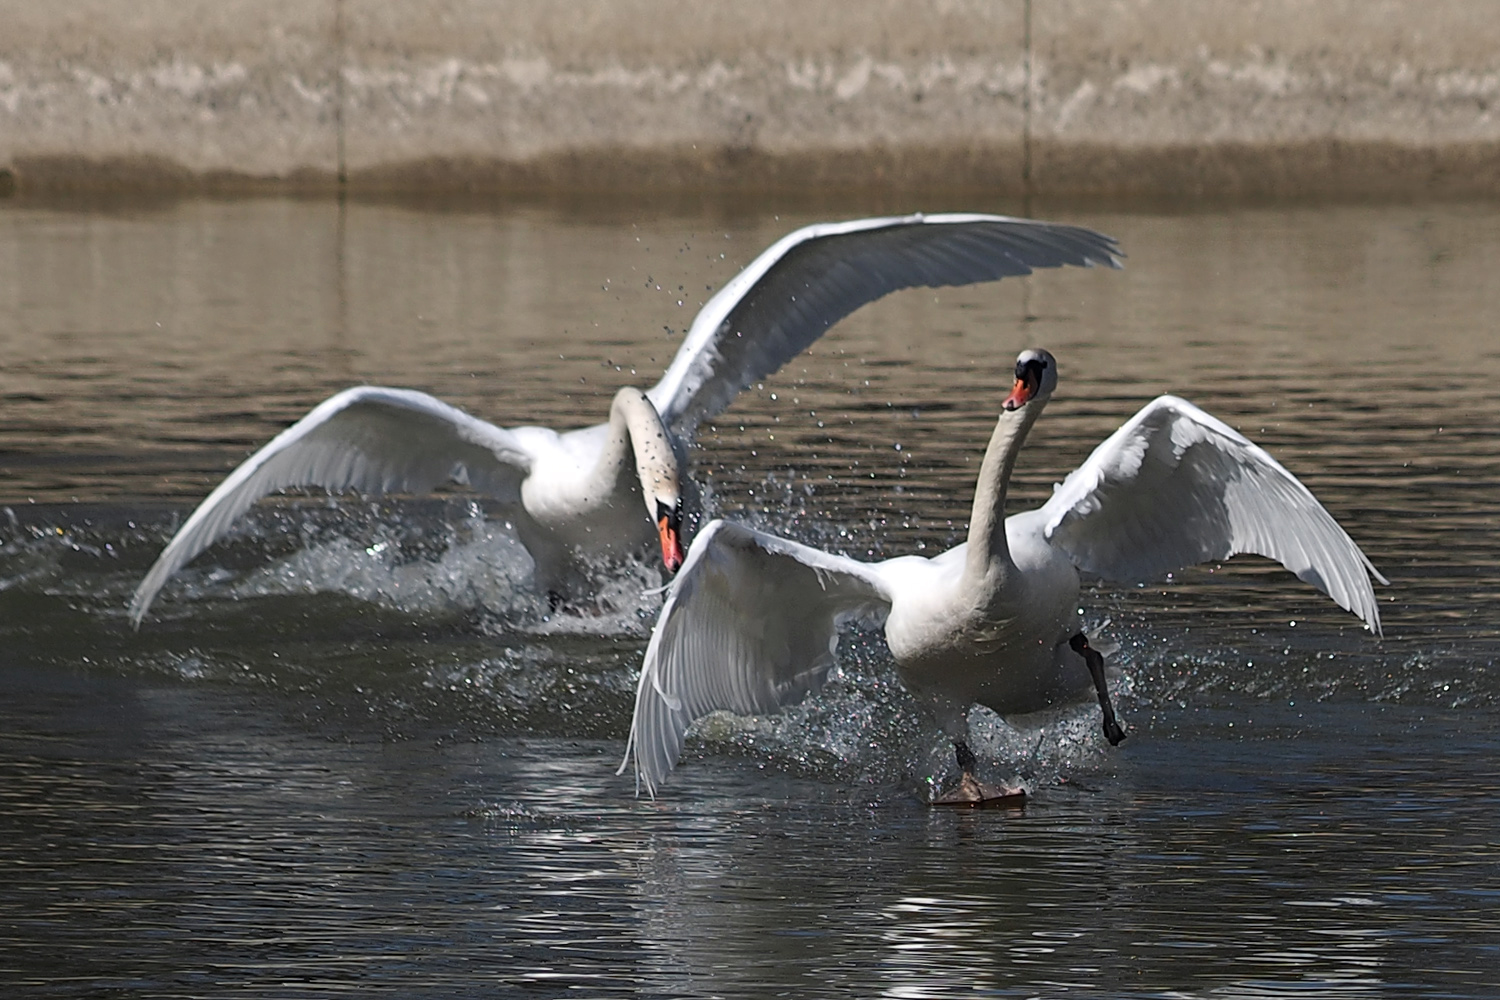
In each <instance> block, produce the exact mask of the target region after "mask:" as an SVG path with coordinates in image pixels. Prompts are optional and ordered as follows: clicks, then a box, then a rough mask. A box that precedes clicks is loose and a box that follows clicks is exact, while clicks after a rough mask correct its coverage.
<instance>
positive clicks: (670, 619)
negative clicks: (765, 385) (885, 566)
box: [620, 521, 890, 796]
mask: <svg viewBox="0 0 1500 1000" xmlns="http://www.w3.org/2000/svg"><path fill="white" fill-rule="evenodd" d="M889 609H890V599H889V596H888V594H887V592H886V589H885V586H884V584H882V583H881V581H880V578H879V577H878V576H877V575H876V574H875V573H874V572H872V571H871V570H870V568H869V567H868V566H865V565H864V564H863V563H859V562H855V561H854V560H852V559H846V558H844V557H843V556H835V555H830V554H828V553H826V552H822V551H820V550H818V549H814V548H810V547H809V546H806V545H800V544H798V543H797V542H792V541H788V540H786V539H784V538H778V537H777V536H775V535H768V534H765V533H763V532H759V531H754V530H752V529H750V528H746V527H743V526H741V525H738V524H733V523H731V522H728V521H713V522H711V523H710V524H709V525H708V526H707V527H705V528H704V529H703V531H702V532H700V533H699V535H698V537H697V538H696V539H694V541H693V544H692V547H691V548H690V549H689V550H688V557H687V561H686V562H685V563H684V564H683V567H682V570H681V571H680V572H679V573H678V574H677V578H676V579H675V580H674V581H673V583H672V588H671V591H670V592H669V593H668V595H667V600H666V603H665V604H664V605H663V607H662V609H661V615H660V616H659V617H658V618H657V620H656V630H655V631H654V632H653V633H652V634H651V643H650V645H648V646H647V647H646V659H645V662H644V663H643V664H642V665H641V680H640V684H639V686H638V687H637V688H636V693H635V718H634V719H633V721H632V722H631V724H630V742H629V743H628V744H627V745H626V747H625V759H624V761H622V762H621V764H620V772H621V773H623V772H624V771H625V769H626V768H627V767H629V766H630V765H631V757H632V755H633V756H634V758H635V773H636V783H637V784H636V787H637V789H639V787H640V785H641V784H642V783H644V784H645V786H646V791H647V792H648V793H650V794H651V795H653V796H654V795H655V794H656V786H657V785H658V784H659V783H660V782H661V780H662V779H663V778H664V777H666V775H667V773H668V772H669V771H671V770H672V768H673V767H675V766H676V764H677V755H678V754H679V753H681V751H682V741H683V737H684V735H685V734H686V733H687V730H688V727H689V726H691V725H692V724H693V722H694V721H695V720H697V719H699V718H702V717H703V716H705V715H707V714H709V713H710V712H714V711H717V710H720V709H727V710H728V711H731V712H738V713H740V714H742V715H753V714H757V713H761V712H769V711H772V710H774V709H777V708H780V707H782V706H784V705H790V704H795V703H796V702H798V701H800V700H801V699H802V698H803V697H804V696H805V695H807V694H808V693H809V692H812V691H816V690H818V689H819V688H820V687H821V686H822V684H823V680H824V678H825V677H827V675H828V670H829V668H830V667H832V666H833V663H834V650H835V648H836V647H837V645H838V628H839V626H840V625H841V624H842V623H844V622H846V621H851V620H864V621H869V622H881V621H884V619H885V615H886V613H887V611H889Z"/></svg>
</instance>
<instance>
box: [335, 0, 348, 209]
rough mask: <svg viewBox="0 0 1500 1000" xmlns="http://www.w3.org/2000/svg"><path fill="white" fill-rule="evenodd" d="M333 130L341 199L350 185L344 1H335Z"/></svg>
mask: <svg viewBox="0 0 1500 1000" xmlns="http://www.w3.org/2000/svg"><path fill="white" fill-rule="evenodd" d="M333 128H334V145H335V152H334V156H335V158H336V160H337V165H336V168H335V169H336V170H337V171H338V173H337V175H336V179H337V183H338V194H339V198H340V199H342V198H343V197H344V189H345V187H347V185H348V183H349V172H348V168H347V166H346V165H345V161H344V0H333Z"/></svg>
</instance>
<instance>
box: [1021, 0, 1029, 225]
mask: <svg viewBox="0 0 1500 1000" xmlns="http://www.w3.org/2000/svg"><path fill="white" fill-rule="evenodd" d="M1031 4H1032V0H1025V3H1024V5H1023V13H1022V16H1023V18H1024V24H1025V26H1024V29H1023V32H1024V34H1023V37H1022V40H1021V47H1022V50H1023V51H1024V52H1025V59H1026V72H1025V78H1026V84H1025V87H1026V89H1025V91H1024V92H1023V93H1022V95H1021V205H1022V207H1023V211H1024V212H1025V214H1026V215H1030V214H1031V86H1032V79H1031V62H1032V53H1031Z"/></svg>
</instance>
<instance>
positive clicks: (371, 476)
mask: <svg viewBox="0 0 1500 1000" xmlns="http://www.w3.org/2000/svg"><path fill="white" fill-rule="evenodd" d="M530 467H531V456H530V455H529V454H528V453H527V451H526V449H525V448H523V447H522V446H521V445H520V444H519V443H518V442H517V440H516V438H515V436H514V435H513V434H511V433H510V432H509V431H506V430H503V429H501V428H499V427H496V426H494V425H493V424H490V423H486V422H485V421H483V420H479V419H476V418H475V417H471V416H469V415H468V414H467V413H464V412H463V411H462V410H459V409H457V408H455V407H452V406H449V405H448V404H447V403H444V402H443V401H441V400H439V399H435V398H434V397H432V396H429V395H427V394H426V393H421V392H414V391H412V390H409V389H384V388H379V387H375V386H360V387H358V388H354V389H347V390H345V391H344V392H341V393H339V394H338V395H336V396H333V397H332V398H330V399H327V400H325V401H324V402H323V403H321V404H319V405H318V406H317V407H316V408H315V409H313V411H312V412H311V413H309V414H308V415H307V416H305V417H303V418H302V419H301V420H299V421H297V422H296V423H295V424H293V425H292V426H291V427H288V428H287V429H286V430H285V431H282V432H281V433H280V434H278V435H277V436H276V437H275V438H273V439H272V440H271V442H270V443H269V444H267V445H266V446H265V447H264V448H262V449H260V451H258V452H256V453H255V454H254V455H251V456H250V458H248V459H246V461H245V462H244V464H242V465H241V466H240V467H239V468H237V469H235V470H234V472H232V473H230V475H229V478H227V479H225V480H224V482H223V483H221V484H220V485H219V487H218V489H216V490H214V491H213V492H212V493H210V494H209V495H208V497H207V498H206V499H205V500H204V501H203V503H201V504H199V506H198V509H197V510H195V511H193V514H192V516H191V517H189V518H188V520H187V523H185V524H184V525H183V526H182V528H181V530H179V531H178V532H177V534H176V535H175V536H174V537H173V538H172V541H171V542H170V543H169V544H168V545H167V547H166V548H165V549H164V550H162V554H161V555H160V556H159V557H158V558H157V560H156V563H155V564H154V565H153V566H152V567H151V569H150V571H149V572H148V573H147V574H146V576H145V578H144V579H142V580H141V582H140V585H139V586H138V587H137V588H136V591H135V595H134V596H133V597H132V598H131V600H130V619H131V621H132V622H133V623H134V624H136V625H139V624H140V622H141V618H142V617H143V616H144V615H145V614H146V609H147V608H149V607H150V606H151V602H152V600H153V599H154V598H155V597H156V595H157V593H158V592H159V591H160V590H161V588H162V586H163V585H165V584H166V582H167V580H168V579H169V578H171V576H172V574H173V573H175V572H177V570H179V569H181V568H182V567H183V566H184V565H186V564H187V563H188V562H189V561H190V560H191V559H192V558H193V557H194V556H196V555H197V554H198V553H200V552H202V551H203V550H204V549H206V548H208V546H210V545H212V544H213V543H214V541H215V540H217V539H218V538H219V537H220V536H221V535H223V534H224V532H225V531H227V530H228V528H229V526H230V525H231V524H232V523H233V522H234V520H235V518H237V517H239V516H240V515H241V514H243V513H244V512H245V511H246V510H247V509H248V508H249V507H250V505H251V504H253V503H254V502H255V501H256V500H259V499H260V498H261V497H264V496H267V495H269V494H271V493H275V492H276V491H278V490H282V489H286V488H287V487H290V486H321V487H323V488H325V489H328V490H330V491H332V492H338V491H341V490H349V489H355V490H360V491H362V492H366V493H396V492H400V493H422V492H426V491H428V490H431V489H432V488H433V487H435V486H437V485H439V484H440V483H443V482H447V481H448V480H450V479H451V480H456V481H459V482H466V483H468V484H469V485H470V486H472V487H473V488H474V489H477V490H480V491H482V492H484V493H488V494H490V495H491V496H494V497H497V498H498V499H501V500H505V501H509V502H512V503H515V502H519V499H520V484H521V480H522V479H523V478H524V477H525V475H526V472H527V471H528V470H529V469H530Z"/></svg>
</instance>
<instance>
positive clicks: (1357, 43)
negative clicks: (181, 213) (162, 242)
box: [0, 0, 1500, 196]
mask: <svg viewBox="0 0 1500 1000" xmlns="http://www.w3.org/2000/svg"><path fill="white" fill-rule="evenodd" d="M0 170H8V171H9V172H10V175H11V177H12V178H13V183H14V184H15V186H17V187H19V188H20V189H22V190H27V189H45V188H89V187H136V186H149V185H163V186H167V187H173V188H194V187H198V188H217V189H224V188H237V187H250V188H253V187H274V188H283V189H331V188H333V187H335V186H337V185H339V184H340V183H344V184H347V185H348V187H349V188H351V189H353V190H370V189H394V190H417V189H423V190H431V189H433V188H441V189H464V188H469V189H484V190H504V189H517V188H529V189H547V188H590V187H605V188H609V187H626V186H637V185H643V184H650V185H658V186H667V187H705V188H712V187H720V186H724V187H745V188H751V189H755V188H768V187H804V186H819V185H822V186H846V185H877V186H884V187H895V188H900V187H913V188H915V187H932V186H945V187H982V188H985V189H988V190H993V191H998V192H1006V193H1018V194H1019V193H1035V194H1040V195H1050V194H1102V195H1108V196H1138V195H1146V196H1162V195H1166V196H1173V195H1183V194H1187V195H1202V196H1216V195H1228V196H1235V195H1250V196H1255V195H1273V196H1274V195H1303V194H1346V195H1347V194H1378V195H1427V194H1439V195H1450V194H1483V195H1494V194H1500V4H1497V3H1496V0H1423V2H1420V3H1418V2H1414V0H1258V2H1254V0H1234V2H1229V0H1225V2H1210V0H1111V2H1105V0H861V2H859V3H858V4H854V3H850V2H845V3H838V2H836V0H713V2H711V3H699V4H682V3H677V2H672V0H552V2H537V0H260V2H251V0H134V2H132V3H130V4H122V3H119V2H118V0H50V2H48V3H38V2H36V0H0Z"/></svg>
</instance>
